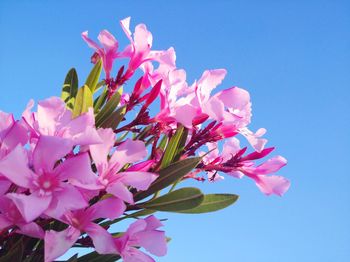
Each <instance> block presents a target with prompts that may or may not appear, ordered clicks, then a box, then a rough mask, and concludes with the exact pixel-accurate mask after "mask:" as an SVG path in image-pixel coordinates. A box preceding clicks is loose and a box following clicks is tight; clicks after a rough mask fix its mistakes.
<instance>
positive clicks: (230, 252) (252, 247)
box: [0, 0, 350, 262]
mask: <svg viewBox="0 0 350 262" xmlns="http://www.w3.org/2000/svg"><path fill="white" fill-rule="evenodd" d="M174 2H175V1H116V0H114V1H89V0H84V1H65V0H61V1H34V0H32V1H21V0H17V1H10V0H1V1H0V36H1V41H0V50H1V51H0V52H1V53H0V79H1V80H0V91H1V96H0V109H1V110H3V111H7V112H14V113H15V114H16V115H17V116H19V115H20V114H21V112H22V111H23V109H24V108H25V105H26V103H27V102H28V100H29V99H30V98H34V99H35V100H36V101H37V100H40V99H43V98H46V97H48V96H52V95H59V94H60V90H61V85H62V83H63V80H64V76H65V74H66V72H67V71H68V70H69V68H71V67H76V68H77V71H78V74H79V77H80V80H81V82H82V81H83V80H84V79H85V77H86V75H87V74H88V72H89V70H90V68H91V64H90V63H89V60H90V55H91V49H90V48H88V47H87V45H86V44H85V43H84V42H83V40H82V39H81V37H80V33H81V32H83V31H85V30H89V33H90V36H91V37H92V38H96V37H97V34H98V32H99V31H100V30H102V29H108V30H109V31H110V32H112V33H113V34H115V36H116V37H117V38H118V40H120V42H121V46H122V47H123V46H125V44H126V43H127V40H126V37H125V36H124V35H123V33H122V30H121V29H120V27H119V20H120V19H122V18H124V17H126V16H131V17H132V20H131V25H132V28H133V27H134V26H135V25H136V24H138V23H145V24H146V25H147V26H148V28H149V30H150V31H151V32H152V33H153V40H154V49H167V48H168V47H170V46H173V47H174V48H175V50H176V53H177V65H178V67H179V68H184V69H185V70H186V71H187V79H188V82H189V83H192V82H193V81H194V80H195V79H199V78H200V76H201V74H202V72H203V71H204V70H205V69H215V68H226V69H227V70H228V75H227V77H226V79H225V81H224V82H223V84H222V86H221V87H220V88H228V87H231V86H233V85H237V86H240V87H243V88H245V89H247V90H249V92H250V94H251V98H252V102H253V123H252V125H251V128H252V129H253V130H255V129H257V128H259V127H265V128H267V130H268V133H267V135H266V137H267V138H268V139H269V144H268V145H269V146H276V147H277V149H276V152H275V153H276V154H281V155H283V156H285V157H286V158H287V159H288V161H289V164H288V166H287V167H285V168H284V169H283V170H281V172H280V173H279V174H280V175H283V176H286V177H288V178H289V179H290V180H291V182H292V186H291V188H290V190H289V192H288V193H287V194H286V195H285V196H283V197H282V198H280V197H275V196H272V197H266V196H265V195H263V194H262V193H261V192H260V191H259V190H258V189H257V187H256V186H255V185H254V183H253V182H252V181H250V180H249V179H242V180H237V179H234V178H230V177H227V178H226V180H225V181H224V182H220V183H216V184H209V185H207V184H201V185H198V186H201V187H202V189H203V191H204V192H205V193H218V192H227V193H236V194H239V195H240V199H239V201H238V202H237V203H236V204H235V205H233V206H231V207H229V208H227V209H225V210H223V211H220V212H217V213H211V214H204V215H197V216H194V215H177V214H176V215H174V214H169V213H161V214H159V215H158V217H160V218H169V220H168V221H166V222H165V225H166V226H165V228H164V229H165V230H166V232H167V235H168V236H169V237H171V238H172V241H171V242H170V243H169V251H168V255H167V256H166V257H164V258H161V259H159V260H157V261H169V262H178V261H184V262H188V261H202V262H210V261H240V262H267V261H268V262H280V261H284V262H295V261H301V262H302V261H308V262H313V261H315V262H328V261H335V262H338V261H339V262H342V261H344V262H345V261H349V258H350V204H349V202H350V190H349V186H350V174H349V168H348V166H349V161H350V159H349V151H348V149H349V147H350V138H349V136H350V132H349V131H350V121H349V120H350V106H349V101H350V91H349V88H350V86H349V84H350V74H349V73H350V72H349V71H350V52H349V51H350V2H349V1H337V0H329V1H323V0H316V1H312V0H309V1H301V0H299V1H298V0H297V1H258V0H256V1H249V0H248V1H247V0H245V1H219V0H216V1H203V0H202V1H176V3H174ZM220 88H219V89H220Z"/></svg>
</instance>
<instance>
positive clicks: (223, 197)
mask: <svg viewBox="0 0 350 262" xmlns="http://www.w3.org/2000/svg"><path fill="white" fill-rule="evenodd" d="M174 192H175V191H174ZM238 198H239V196H238V195H233V194H209V195H204V200H203V202H202V203H201V204H200V205H199V206H197V207H195V208H193V209H187V210H185V209H184V210H179V211H177V212H180V213H186V214H202V213H209V212H214V211H217V210H220V209H224V208H226V207H228V206H230V205H232V204H233V203H235V202H236V201H237V199H238Z"/></svg>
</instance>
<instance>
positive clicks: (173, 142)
mask: <svg viewBox="0 0 350 262" xmlns="http://www.w3.org/2000/svg"><path fill="white" fill-rule="evenodd" d="M183 130H184V127H183V126H180V127H178V129H177V130H176V132H175V134H174V136H173V137H172V138H171V139H170V141H169V143H168V145H167V147H166V149H165V153H164V156H163V159H162V164H161V168H165V167H167V166H168V165H169V164H171V162H172V161H173V159H174V157H175V154H176V152H177V149H178V146H179V142H180V139H181V136H182V132H183Z"/></svg>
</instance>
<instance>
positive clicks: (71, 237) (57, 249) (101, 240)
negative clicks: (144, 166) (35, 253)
mask: <svg viewBox="0 0 350 262" xmlns="http://www.w3.org/2000/svg"><path fill="white" fill-rule="evenodd" d="M125 208H126V207H125V205H124V203H123V201H121V200H119V199H117V198H114V197H112V198H107V199H105V200H102V201H99V202H97V203H96V204H94V205H92V206H90V207H89V208H87V209H85V210H84V209H81V210H77V211H73V212H67V213H65V214H64V216H62V217H61V218H60V220H61V221H62V222H63V223H65V224H67V225H69V227H68V228H67V229H65V230H63V231H60V232H56V231H53V230H49V231H46V234H45V262H49V261H52V260H54V259H55V258H57V257H59V256H61V255H63V254H64V253H65V252H66V251H67V250H68V249H70V248H71V247H72V246H73V244H74V243H75V242H76V241H77V240H78V238H79V237H80V235H81V234H82V233H86V234H87V235H88V236H89V237H90V238H91V239H92V241H93V244H94V247H95V249H96V251H97V252H98V253H100V254H110V253H113V252H114V251H115V247H114V244H113V237H112V235H110V234H109V233H108V232H107V231H106V230H105V229H104V228H102V227H101V226H100V225H98V224H95V223H94V222H93V221H94V220H96V219H100V218H103V219H105V218H108V219H116V218H118V217H119V216H121V215H122V214H123V212H124V211H125Z"/></svg>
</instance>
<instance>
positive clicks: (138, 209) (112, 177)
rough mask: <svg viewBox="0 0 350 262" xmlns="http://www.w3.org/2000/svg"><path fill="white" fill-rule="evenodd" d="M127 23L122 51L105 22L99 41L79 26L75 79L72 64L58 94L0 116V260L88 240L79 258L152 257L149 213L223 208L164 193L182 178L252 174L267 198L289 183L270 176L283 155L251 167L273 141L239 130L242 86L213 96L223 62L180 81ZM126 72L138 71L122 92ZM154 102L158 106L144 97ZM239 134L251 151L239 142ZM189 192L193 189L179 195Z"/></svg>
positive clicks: (245, 116)
mask: <svg viewBox="0 0 350 262" xmlns="http://www.w3.org/2000/svg"><path fill="white" fill-rule="evenodd" d="M129 24H130V18H126V19H124V20H122V21H121V26H122V29H123V31H124V32H125V34H126V36H127V38H128V39H129V40H130V44H129V45H127V46H126V47H125V48H124V49H123V50H122V51H120V50H119V44H118V41H117V40H116V39H115V37H114V36H113V35H112V34H111V33H109V32H108V31H107V30H104V31H102V32H101V33H100V34H99V36H98V40H99V42H100V45H99V44H97V43H96V42H94V41H93V40H91V39H90V38H89V37H88V33H87V32H84V33H82V37H83V39H84V40H85V41H86V42H87V44H88V45H89V46H90V47H91V48H93V49H94V51H95V53H94V54H93V56H92V62H93V63H94V64H95V65H94V68H93V69H92V71H91V73H90V75H89V77H88V79H87V80H86V82H85V84H84V86H83V87H81V88H78V78H77V75H76V71H75V70H74V69H72V70H70V72H69V73H68V75H67V77H66V81H65V84H64V86H63V89H62V97H61V98H58V97H51V98H48V99H46V100H43V101H40V102H39V103H38V105H37V109H36V110H35V111H34V112H33V108H34V102H33V101H31V102H30V103H29V104H28V106H27V108H26V109H25V111H24V112H23V114H22V117H21V119H19V120H15V119H14V117H13V115H12V114H7V113H3V112H0V231H1V236H0V255H1V256H8V258H10V256H11V252H12V253H13V252H18V250H16V249H15V248H13V247H14V246H16V247H17V246H19V245H21V246H22V248H21V249H20V250H22V251H21V254H18V253H17V254H16V255H17V256H18V255H20V256H21V257H22V259H23V260H24V259H26V261H34V260H32V259H34V258H35V257H37V256H40V255H42V257H43V259H44V260H45V261H47V262H48V261H53V260H54V259H56V258H58V257H60V256H61V255H63V254H64V253H65V252H66V251H67V250H69V249H70V248H71V247H86V248H91V247H93V248H94V249H95V250H96V252H97V253H96V252H95V253H91V254H89V255H90V257H89V255H87V257H85V259H86V260H85V261H89V259H91V256H92V255H94V256H96V257H95V258H94V259H96V261H98V260H97V259H98V258H99V257H103V255H113V256H114V259H115V260H117V259H119V258H122V259H123V260H124V261H126V262H128V261H129V262H132V261H154V259H153V258H152V257H151V256H149V255H148V254H146V253H144V252H143V251H142V248H144V249H145V250H146V251H148V252H149V253H151V254H153V255H156V256H164V255H165V254H166V250H167V238H166V236H165V232H164V231H161V230H159V227H161V226H162V223H161V222H160V220H158V219H157V218H156V217H154V216H153V215H152V214H153V213H154V212H156V211H157V210H159V211H171V212H180V213H202V212H210V211H215V210H218V209H221V208H224V207H226V206H227V205H226V206H224V205H223V206H222V207H218V206H216V207H213V208H212V210H208V209H206V210H205V211H203V210H201V205H202V204H203V203H204V202H206V206H207V207H210V201H211V198H212V197H215V195H210V197H209V195H203V194H202V193H201V192H200V191H199V190H198V189H196V188H182V189H178V190H175V188H176V186H178V185H179V183H180V182H181V181H183V180H185V179H194V181H195V180H198V181H205V180H207V181H209V182H214V181H219V180H222V179H223V178H224V177H223V175H224V174H227V175H229V176H233V177H236V178H242V177H248V178H251V179H252V180H253V181H254V182H255V183H256V185H257V187H258V188H259V189H260V190H261V191H262V192H263V193H264V194H266V195H271V194H276V195H282V194H284V193H285V192H286V191H287V190H288V188H289V185H290V183H289V181H288V180H287V179H285V178H283V177H281V176H276V175H274V173H275V172H277V171H278V170H279V169H280V168H281V167H283V166H284V165H285V164H286V160H285V159H284V158H283V157H282V156H274V157H272V158H270V159H269V160H267V161H265V162H263V163H262V164H259V165H256V163H255V161H256V160H258V159H262V158H264V157H266V156H267V155H269V154H270V153H271V152H272V151H273V149H274V148H271V147H270V148H265V145H266V143H267V140H266V139H264V138H262V136H263V135H264V133H265V132H266V130H265V129H263V128H261V129H259V130H257V131H256V132H252V131H251V130H249V129H248V125H249V124H250V121H251V102H250V96H249V93H248V92H247V91H246V90H244V89H241V88H238V87H231V88H228V89H224V90H222V91H219V92H215V93H214V89H215V88H216V87H217V86H218V85H220V84H221V82H222V81H223V79H224V77H225V75H226V70H224V69H215V70H207V71H205V72H204V73H203V75H202V76H201V77H200V79H199V80H198V81H195V82H194V83H193V84H192V85H189V84H188V83H187V82H186V72H185V71H184V70H183V69H178V68H176V63H175V58H176V56H175V51H174V49H173V48H169V49H168V50H164V51H154V50H152V39H153V38H152V34H151V33H150V32H149V31H148V30H147V27H146V26H145V25H143V24H139V25H137V26H136V28H135V31H134V33H131V31H130V29H129ZM122 58H127V59H128V63H127V64H126V65H123V66H121V67H120V68H119V69H118V70H116V72H117V73H116V74H115V75H114V74H113V66H114V64H115V63H114V62H115V60H116V59H122ZM155 62H156V63H157V66H156V64H155ZM102 67H103V69H104V71H105V78H104V79H103V80H101V81H100V74H101V69H102ZM137 71H138V72H141V73H142V76H141V77H140V78H138V79H136V81H134V83H135V84H134V85H133V88H132V89H131V90H127V92H123V91H124V90H123V85H124V84H125V83H126V82H128V81H129V80H130V79H132V78H133V76H135V72H137ZM99 81H100V82H99ZM129 84H130V82H129ZM212 93H214V94H212ZM157 98H159V100H160V103H159V104H160V109H159V110H155V109H154V105H153V102H154V101H155V100H156V99H157ZM152 112H156V113H154V114H152ZM133 113H134V114H135V113H136V116H135V117H132V116H131V117H130V115H131V114H133ZM239 135H242V136H243V137H245V139H246V140H247V141H248V143H249V144H250V145H251V148H252V150H251V151H252V152H250V153H246V152H247V151H248V148H247V147H244V148H240V142H239V140H238V138H237V137H239ZM206 149H208V150H206ZM203 174H207V177H205V176H204V175H203ZM168 186H171V188H170V191H169V193H165V194H164V191H162V189H164V188H167V187H168ZM184 191H186V194H183V192H184ZM198 192H199V193H198ZM160 194H163V195H162V196H160ZM188 194H193V197H191V198H188V199H186V196H188ZM232 196H234V195H232ZM169 199H170V200H171V201H169ZM235 200H236V198H235V199H234V198H232V201H231V202H232V203H233V202H234V201H235ZM226 202H227V201H226ZM169 203H170V204H169ZM209 209H210V208H209ZM142 217H143V218H142ZM124 219H137V220H136V221H135V222H133V223H132V224H130V226H129V228H128V229H127V230H126V231H125V232H115V228H114V227H111V225H112V224H115V223H117V222H119V221H121V220H124ZM140 248H141V249H140ZM79 261H84V256H83V257H82V258H81V260H79Z"/></svg>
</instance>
